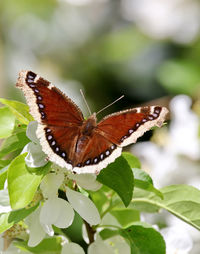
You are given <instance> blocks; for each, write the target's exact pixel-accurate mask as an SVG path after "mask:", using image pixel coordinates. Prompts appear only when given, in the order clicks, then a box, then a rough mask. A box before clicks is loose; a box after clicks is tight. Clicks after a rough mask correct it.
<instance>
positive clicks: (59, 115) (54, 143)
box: [17, 71, 168, 174]
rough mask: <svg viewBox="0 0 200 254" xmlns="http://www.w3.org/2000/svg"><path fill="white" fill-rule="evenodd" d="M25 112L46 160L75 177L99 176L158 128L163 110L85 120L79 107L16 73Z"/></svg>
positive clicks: (23, 73)
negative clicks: (129, 147) (31, 119)
mask: <svg viewBox="0 0 200 254" xmlns="http://www.w3.org/2000/svg"><path fill="white" fill-rule="evenodd" d="M17 87H19V88H20V89H22V91H23V92H24V94H25V97H26V100H27V103H28V105H29V107H30V113H31V114H32V115H33V117H34V118H35V120H36V121H37V122H38V129H37V132H36V134H37V136H38V138H39V139H40V142H41V145H42V149H43V151H44V152H45V153H46V154H47V156H48V158H49V160H51V161H52V162H54V163H56V164H58V165H59V166H61V167H64V168H67V169H68V170H72V171H73V172H76V173H96V174H97V173H99V171H100V170H101V169H103V168H104V167H106V166H107V165H108V164H109V163H111V162H113V161H114V160H115V159H116V158H117V157H118V156H120V154H121V151H122V147H124V146H126V145H129V144H131V143H135V142H136V140H137V138H138V137H140V136H142V135H143V133H144V132H145V131H147V130H149V129H150V128H152V127H153V126H158V127H161V125H162V123H163V122H164V120H165V116H166V114H167V113H168V110H167V109H166V108H164V107H160V106H147V107H140V108H133V109H128V110H124V111H120V112H117V113H114V114H111V115H108V116H106V117H104V118H103V119H102V120H101V121H100V122H99V123H97V118H96V113H93V114H92V115H91V116H90V117H89V118H88V119H87V120H85V119H84V117H83V114H82V112H81V110H80V109H79V108H78V106H77V105H76V104H75V103H74V102H73V101H72V100H71V99H70V98H68V97H67V96H66V95H64V94H63V93H62V92H61V91H60V90H59V89H58V88H56V87H54V86H53V85H52V84H51V83H50V82H49V81H47V80H45V79H43V78H42V77H40V76H39V75H37V74H35V73H33V72H31V71H21V72H20V74H19V79H18V82H17Z"/></svg>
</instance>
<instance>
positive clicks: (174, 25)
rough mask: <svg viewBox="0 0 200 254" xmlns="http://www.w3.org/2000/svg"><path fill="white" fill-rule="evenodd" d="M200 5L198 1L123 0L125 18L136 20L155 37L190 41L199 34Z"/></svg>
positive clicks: (145, 30)
mask: <svg viewBox="0 0 200 254" xmlns="http://www.w3.org/2000/svg"><path fill="white" fill-rule="evenodd" d="M199 9H200V5H199V2H198V1H196V0H162V1H160V0H122V14H123V16H124V18H126V19H128V20H133V21H135V22H136V24H137V25H138V26H139V27H140V29H141V30H142V31H144V32H145V33H146V34H148V35H150V36H151V37H154V38H156V39H165V38H172V40H173V41H175V42H179V43H189V42H191V41H192V40H194V39H195V38H196V36H197V35H198V33H199V28H200V23H199V18H200V12H199Z"/></svg>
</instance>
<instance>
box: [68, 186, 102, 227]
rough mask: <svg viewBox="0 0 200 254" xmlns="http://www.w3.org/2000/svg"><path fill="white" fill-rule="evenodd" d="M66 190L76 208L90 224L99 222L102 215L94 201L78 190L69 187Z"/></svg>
mask: <svg viewBox="0 0 200 254" xmlns="http://www.w3.org/2000/svg"><path fill="white" fill-rule="evenodd" d="M66 190H67V191H66V196H67V198H68V200H69V202H70V204H71V205H72V206H73V208H74V210H75V211H76V212H77V213H78V214H79V215H80V216H81V217H82V218H83V219H84V220H86V221H87V222H88V223H89V224H90V225H97V224H99V223H100V215H99V212H98V210H97V208H96V206H95V205H94V203H93V202H92V201H91V200H90V199H89V198H88V197H86V196H84V195H83V194H81V193H79V192H77V191H73V190H71V189H70V188H68V187H67V188H66Z"/></svg>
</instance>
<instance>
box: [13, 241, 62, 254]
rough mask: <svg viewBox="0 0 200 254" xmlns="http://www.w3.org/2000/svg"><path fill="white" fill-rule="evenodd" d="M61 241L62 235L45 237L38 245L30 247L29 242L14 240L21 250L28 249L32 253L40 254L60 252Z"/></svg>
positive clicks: (57, 253)
mask: <svg viewBox="0 0 200 254" xmlns="http://www.w3.org/2000/svg"><path fill="white" fill-rule="evenodd" d="M61 242H62V239H61V238H60V237H51V238H46V239H44V240H43V241H42V242H41V243H39V244H38V245H37V246H36V247H29V246H28V244H27V242H14V245H15V246H16V247H18V248H19V249H21V250H27V251H30V252H31V253H38V254H60V251H61V248H62V247H61Z"/></svg>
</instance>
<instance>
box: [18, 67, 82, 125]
mask: <svg viewBox="0 0 200 254" xmlns="http://www.w3.org/2000/svg"><path fill="white" fill-rule="evenodd" d="M16 86H17V87H19V88H20V89H21V90H23V92H24V94H25V97H26V100H27V103H28V105H29V107H30V113H31V114H32V116H33V117H34V118H35V120H37V121H38V122H39V123H42V124H46V125H48V126H65V127H66V126H72V125H74V124H75V125H80V124H82V122H83V120H84V118H83V115H82V112H81V111H80V109H79V108H78V107H77V106H76V104H75V103H74V102H73V101H72V100H71V99H70V98H68V97H67V96H65V95H64V94H63V93H62V92H61V91H60V90H59V89H58V88H56V87H54V86H53V85H52V84H51V83H50V82H49V81H47V80H45V79H43V78H42V77H40V76H38V75H36V74H35V73H34V72H31V71H21V72H20V74H19V79H18V82H17V85H16Z"/></svg>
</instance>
